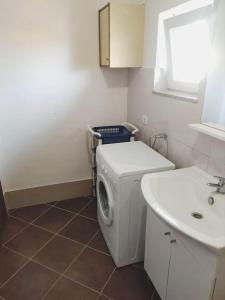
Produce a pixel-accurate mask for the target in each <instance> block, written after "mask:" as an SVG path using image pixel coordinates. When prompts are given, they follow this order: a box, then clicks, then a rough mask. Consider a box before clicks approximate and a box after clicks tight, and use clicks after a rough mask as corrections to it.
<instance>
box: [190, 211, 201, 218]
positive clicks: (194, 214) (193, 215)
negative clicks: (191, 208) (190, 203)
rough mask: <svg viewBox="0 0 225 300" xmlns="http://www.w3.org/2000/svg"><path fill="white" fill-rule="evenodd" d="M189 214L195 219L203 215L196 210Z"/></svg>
mask: <svg viewBox="0 0 225 300" xmlns="http://www.w3.org/2000/svg"><path fill="white" fill-rule="evenodd" d="M191 215H192V217H193V218H195V219H199V220H201V219H203V215H202V214H200V213H198V212H193V213H192V214H191Z"/></svg>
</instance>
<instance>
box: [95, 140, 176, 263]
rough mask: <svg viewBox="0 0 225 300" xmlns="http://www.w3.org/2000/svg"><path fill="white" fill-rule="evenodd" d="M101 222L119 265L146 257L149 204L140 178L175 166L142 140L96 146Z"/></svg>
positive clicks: (115, 260) (105, 237)
mask: <svg viewBox="0 0 225 300" xmlns="http://www.w3.org/2000/svg"><path fill="white" fill-rule="evenodd" d="M96 159H97V202H98V222H99V225H100V228H101V231H102V233H103V236H104V239H105V241H106V243H107V245H108V247H109V250H110V252H111V254H112V257H113V259H114V262H115V264H116V266H117V267H122V266H125V265H128V264H132V263H136V262H140V261H143V259H144V240H145V225H146V204H145V201H144V198H143V196H142V192H141V185H140V182H141V179H142V176H143V175H144V174H146V173H154V172H160V171H167V170H172V169H175V165H174V164H173V163H171V162H170V161H169V160H167V159H166V158H164V157H163V156H161V155H160V154H159V153H157V152H155V151H154V150H152V149H151V148H150V147H148V146H147V145H145V144H144V143H142V142H129V143H120V144H110V145H100V146H98V147H97V156H96Z"/></svg>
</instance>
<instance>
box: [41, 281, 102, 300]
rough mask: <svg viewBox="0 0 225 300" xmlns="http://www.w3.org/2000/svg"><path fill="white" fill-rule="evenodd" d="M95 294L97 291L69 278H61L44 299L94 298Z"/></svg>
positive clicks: (83, 299)
mask: <svg viewBox="0 0 225 300" xmlns="http://www.w3.org/2000/svg"><path fill="white" fill-rule="evenodd" d="M97 295H98V294H97V293H95V292H93V291H91V290H89V289H87V288H85V287H83V286H81V285H79V284H77V283H74V282H72V281H71V280H69V279H66V278H61V279H60V280H59V282H58V283H57V284H56V285H55V287H54V288H53V289H52V290H51V291H50V292H49V294H48V295H47V297H46V298H45V300H62V299H64V300H94V299H96V297H97Z"/></svg>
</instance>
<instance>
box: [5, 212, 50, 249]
mask: <svg viewBox="0 0 225 300" xmlns="http://www.w3.org/2000/svg"><path fill="white" fill-rule="evenodd" d="M51 208H52V207H51V206H50V207H49V208H48V209H47V210H45V211H44V212H43V213H42V214H41V215H40V216H38V217H37V218H35V219H34V220H33V221H32V222H35V221H36V220H37V219H38V218H40V217H41V216H42V215H44V214H45V213H46V212H47V211H49V210H50V209H51ZM9 216H10V217H12V218H14V219H15V220H18V221H21V220H22V222H24V223H26V224H27V225H26V226H25V227H24V228H22V229H21V230H20V231H19V232H17V233H16V234H15V235H14V236H12V237H11V238H10V239H8V240H7V241H6V242H5V243H3V246H4V245H5V244H7V243H8V242H10V241H11V240H13V239H14V238H15V237H17V236H18V235H19V234H20V233H22V232H23V231H24V230H25V229H27V228H28V227H29V226H30V225H33V223H32V222H28V221H24V220H23V219H20V218H18V217H15V216H12V215H10V214H9Z"/></svg>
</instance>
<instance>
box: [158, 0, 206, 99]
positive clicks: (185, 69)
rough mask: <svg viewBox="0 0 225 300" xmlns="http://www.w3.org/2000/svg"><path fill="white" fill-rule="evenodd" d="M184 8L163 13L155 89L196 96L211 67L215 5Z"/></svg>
mask: <svg viewBox="0 0 225 300" xmlns="http://www.w3.org/2000/svg"><path fill="white" fill-rule="evenodd" d="M190 2H192V1H189V3H190ZM211 4H212V3H211ZM179 8H180V7H179ZM181 11H182V10H181V9H180V12H179V13H177V12H176V8H175V10H174V11H173V10H170V11H169V12H168V11H167V12H166V14H164V15H163V16H162V15H161V20H160V24H159V26H160V25H161V28H159V33H158V34H159V35H161V36H159V37H158V47H157V67H158V68H159V69H160V70H158V72H156V74H155V88H156V89H157V87H158V88H159V89H160V90H161V91H162V90H164V91H165V90H167V91H171V92H173V93H174V92H176V91H177V92H180V93H186V94H188V93H189V94H192V96H193V94H196V95H197V94H198V92H199V86H200V83H201V82H202V79H204V77H205V75H206V73H207V70H208V63H209V57H210V46H211V34H210V24H211V22H210V21H211V14H212V5H207V6H205V7H198V8H195V9H194V10H193V9H192V10H191V9H190V7H189V10H188V11H186V12H185V11H183V12H182V13H181ZM162 35H163V36H162Z"/></svg>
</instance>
